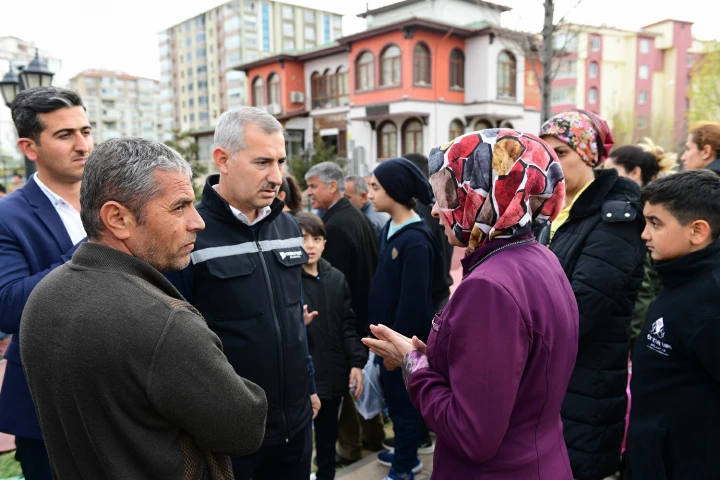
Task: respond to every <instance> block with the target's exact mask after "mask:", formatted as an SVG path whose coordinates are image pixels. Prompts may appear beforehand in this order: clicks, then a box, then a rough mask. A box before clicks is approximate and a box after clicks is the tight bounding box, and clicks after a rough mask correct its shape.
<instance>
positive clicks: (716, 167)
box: [705, 157, 720, 175]
mask: <svg viewBox="0 0 720 480" xmlns="http://www.w3.org/2000/svg"><path fill="white" fill-rule="evenodd" d="M705 169H706V170H710V171H711V172H715V173H717V174H718V175H720V157H718V158H716V159H715V160H713V161H712V162H710V163H708V164H707V165H706V166H705Z"/></svg>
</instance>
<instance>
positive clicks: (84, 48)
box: [0, 0, 720, 84]
mask: <svg viewBox="0 0 720 480" xmlns="http://www.w3.org/2000/svg"><path fill="white" fill-rule="evenodd" d="M434 1H443V0H434ZM223 3H225V2H224V1H222V0H192V1H186V0H175V1H172V0H122V1H117V0H113V1H110V0H82V1H81V0H62V1H58V0H0V36H4V35H12V36H16V37H20V38H22V39H24V40H29V41H34V42H35V43H36V45H37V46H38V47H40V48H41V49H43V50H47V51H49V52H50V53H52V54H53V56H55V57H58V58H60V59H61V60H62V61H63V69H62V72H60V73H61V74H60V75H59V76H58V80H59V81H60V82H64V81H67V80H68V79H69V78H71V77H73V76H74V75H75V74H77V73H78V72H80V71H81V70H84V69H88V68H106V69H111V70H121V71H124V72H127V73H130V74H133V75H139V76H145V77H150V78H156V79H157V78H159V76H160V62H159V58H158V39H157V33H158V32H160V31H161V30H164V29H166V28H168V27H169V26H172V25H174V24H176V23H179V22H182V21H184V20H186V19H188V18H191V17H193V16H195V15H197V14H199V13H202V12H204V11H206V10H209V9H211V8H213V7H216V6H218V5H221V4H223ZM286 3H292V4H295V5H304V6H310V7H315V8H320V9H324V10H329V11H333V12H337V13H341V14H345V15H346V18H345V20H344V23H343V30H344V33H345V34H349V33H353V32H355V31H358V30H362V29H363V28H364V21H363V20H361V19H359V18H357V17H356V15H357V14H358V13H360V12H363V11H365V8H366V2H365V1H362V0H286ZM367 3H368V4H369V6H370V8H376V7H379V6H383V5H387V4H390V3H393V1H391V0H370V1H368V2H367ZM497 3H502V4H505V5H508V6H511V7H513V11H512V12H509V13H505V14H503V15H504V17H506V18H504V19H503V22H504V23H505V25H506V26H509V27H512V28H522V29H524V30H527V31H539V29H540V28H541V27H542V18H543V10H542V3H543V2H542V0H497ZM576 3H577V0H556V5H557V6H556V10H557V12H556V14H557V15H556V19H557V18H560V17H561V16H562V15H563V14H564V13H566V12H567V11H568V10H570V8H571V7H572V6H573V5H575V4H576ZM711 3H713V2H708V1H707V0H683V1H682V8H681V7H680V6H679V5H680V4H679V2H677V1H669V0H657V1H652V0H582V1H581V3H580V5H579V6H578V7H577V8H575V9H574V10H573V11H572V12H571V13H570V15H569V16H568V19H570V20H572V21H574V22H579V23H586V24H592V25H600V24H606V25H608V26H615V27H620V28H626V29H638V28H640V27H641V26H643V25H648V24H651V23H654V22H656V21H659V20H663V19H665V18H676V19H678V20H686V21H692V22H695V25H694V26H693V33H694V35H695V37H697V38H701V39H712V38H715V39H720V29H719V28H718V26H717V15H716V14H715V13H714V12H713V13H711V12H709V11H708V5H709V4H711ZM4 73H5V72H0V75H3V74H4ZM55 83H56V84H58V82H55Z"/></svg>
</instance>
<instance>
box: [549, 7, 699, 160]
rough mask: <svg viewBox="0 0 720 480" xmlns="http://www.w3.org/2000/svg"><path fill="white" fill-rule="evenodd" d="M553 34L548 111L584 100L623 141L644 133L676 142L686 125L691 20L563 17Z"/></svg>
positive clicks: (674, 145) (581, 105)
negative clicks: (618, 24)
mask: <svg viewBox="0 0 720 480" xmlns="http://www.w3.org/2000/svg"><path fill="white" fill-rule="evenodd" d="M566 29H567V30H566V31H564V32H562V33H560V34H559V35H556V37H555V48H556V50H558V51H560V50H563V51H565V52H566V55H565V56H563V57H562V59H561V60H558V64H557V65H556V67H557V68H556V71H557V74H556V77H555V79H554V80H553V84H552V112H553V113H558V112H561V111H563V110H567V109H570V108H576V107H577V108H584V109H587V110H591V111H593V112H595V113H597V114H599V115H601V116H602V117H604V118H606V119H607V120H608V122H609V123H610V124H611V127H612V129H613V133H614V134H615V133H616V132H617V135H615V136H616V137H619V138H620V139H621V141H623V142H634V141H636V140H638V139H639V138H641V137H643V136H651V137H653V140H654V141H655V142H657V143H659V144H661V145H663V146H664V147H665V148H669V149H674V148H678V147H679V144H681V143H682V142H683V141H684V135H685V131H686V128H687V125H686V123H687V122H686V120H685V114H686V111H687V105H688V100H687V96H688V86H689V76H690V73H691V72H690V71H691V68H692V61H693V57H694V55H693V53H692V48H691V47H692V46H693V37H692V23H689V22H683V21H678V20H664V21H662V22H658V23H654V24H652V25H648V26H645V27H643V28H641V29H640V30H637V31H632V30H621V29H617V28H611V27H605V26H603V27H596V26H589V25H569V26H567V27H566Z"/></svg>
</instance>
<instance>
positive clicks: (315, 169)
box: [305, 162, 345, 193]
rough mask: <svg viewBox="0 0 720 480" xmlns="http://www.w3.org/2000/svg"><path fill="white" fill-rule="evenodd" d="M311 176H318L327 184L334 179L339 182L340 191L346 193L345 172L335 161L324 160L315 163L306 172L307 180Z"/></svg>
mask: <svg viewBox="0 0 720 480" xmlns="http://www.w3.org/2000/svg"><path fill="white" fill-rule="evenodd" d="M311 177H318V179H320V181H321V182H323V183H324V184H326V185H327V184H328V183H330V182H332V181H333V180H334V181H336V182H337V186H338V191H339V192H340V193H345V174H344V173H343V171H342V168H340V165H338V164H337V163H335V162H322V163H318V164H317V165H313V166H312V167H310V170H308V171H307V173H306V174H305V180H306V181H307V180H308V179H309V178H311Z"/></svg>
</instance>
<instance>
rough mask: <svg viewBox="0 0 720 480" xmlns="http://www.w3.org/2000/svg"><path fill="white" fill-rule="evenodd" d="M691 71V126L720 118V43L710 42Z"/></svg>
mask: <svg viewBox="0 0 720 480" xmlns="http://www.w3.org/2000/svg"><path fill="white" fill-rule="evenodd" d="M699 57H700V58H699V60H698V61H697V62H696V63H695V65H693V67H692V70H691V71H690V88H689V89H688V98H689V99H690V108H689V109H688V111H687V120H688V122H689V123H690V124H693V123H695V122H698V121H701V120H711V121H715V120H717V119H718V118H720V42H718V41H712V42H708V43H707V44H706V46H705V51H704V53H702V54H701V55H700V56H699Z"/></svg>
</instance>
